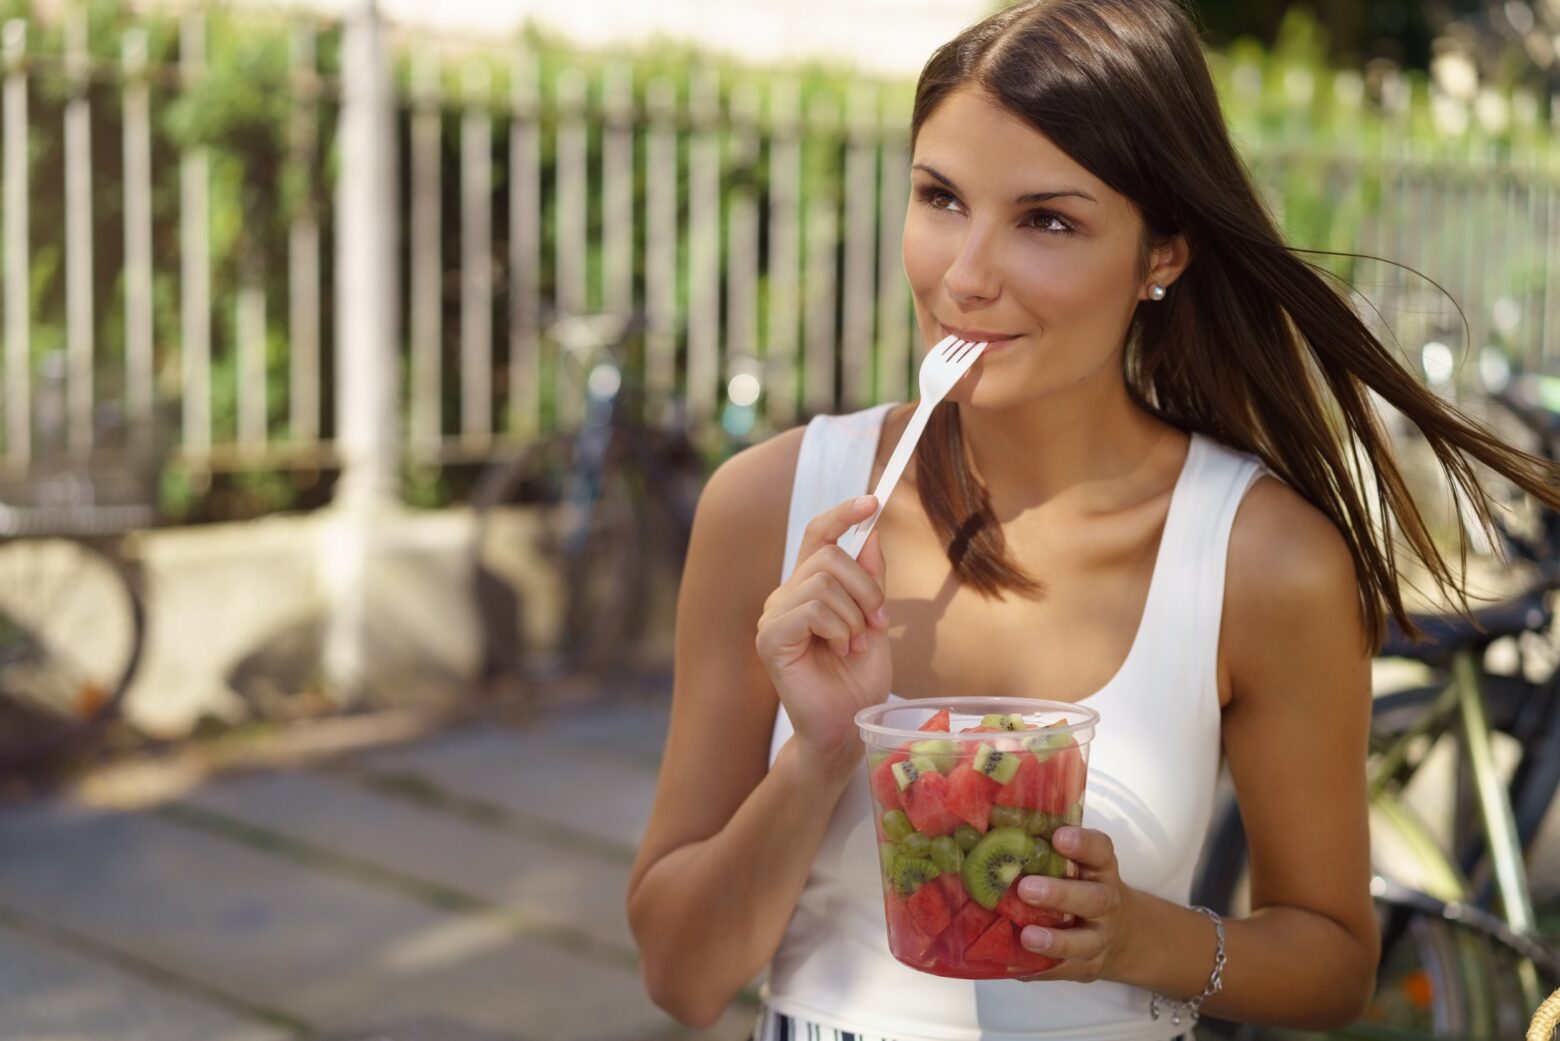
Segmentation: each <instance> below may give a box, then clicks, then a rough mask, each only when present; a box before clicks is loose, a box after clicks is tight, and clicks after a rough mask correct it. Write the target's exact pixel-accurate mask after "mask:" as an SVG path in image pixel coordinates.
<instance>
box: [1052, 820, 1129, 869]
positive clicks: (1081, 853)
mask: <svg viewBox="0 0 1560 1041" xmlns="http://www.w3.org/2000/svg"><path fill="white" fill-rule="evenodd" d="M1051 838H1052V842H1051V845H1052V846H1053V847H1054V848H1055V849H1056V851H1057V852H1058V853H1060V854H1062V856H1064V857H1066V858H1067V859H1068V860H1071V861H1074V862H1075V863H1076V864H1077V865H1078V866H1079V867H1081V868H1083V869H1085V870H1093V871H1104V870H1106V869H1108V868H1113V867H1115V865H1116V846H1115V844H1114V843H1113V842H1111V841H1110V836H1109V835H1107V834H1105V833H1104V832H1103V831H1096V830H1094V829H1093V828H1079V827H1075V826H1071V825H1069V826H1068V827H1064V828H1057V829H1056V834H1055V835H1053V836H1052V837H1051Z"/></svg>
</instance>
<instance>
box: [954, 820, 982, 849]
mask: <svg viewBox="0 0 1560 1041" xmlns="http://www.w3.org/2000/svg"><path fill="white" fill-rule="evenodd" d="M953 841H954V843H955V844H956V845H957V846H958V847H959V849H960V850H962V851H963V852H965V853H968V852H969V851H970V850H972V849H974V848H975V843H977V842H979V841H980V832H978V831H976V830H975V826H974V825H972V824H961V825H959V826H958V827H957V828H954V829H953Z"/></svg>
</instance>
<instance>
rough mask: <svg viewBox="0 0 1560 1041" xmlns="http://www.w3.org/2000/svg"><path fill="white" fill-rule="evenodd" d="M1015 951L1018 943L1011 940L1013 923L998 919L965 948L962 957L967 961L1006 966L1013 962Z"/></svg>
mask: <svg viewBox="0 0 1560 1041" xmlns="http://www.w3.org/2000/svg"><path fill="white" fill-rule="evenodd" d="M1017 950H1018V943H1017V941H1015V940H1014V939H1013V923H1012V922H1010V921H1008V920H1007V919H1006V918H998V919H997V920H996V921H994V922H992V923H991V925H990V926H989V927H988V928H987V929H986V931H985V932H983V933H981V934H980V937H979V938H978V939H977V940H976V941H975V942H974V943H972V944H970V945H969V947H967V948H965V951H964V957H965V959H966V960H967V961H994V962H996V963H997V964H999V965H1006V964H1008V963H1009V962H1010V961H1012V960H1013V954H1014V952H1015V951H1017Z"/></svg>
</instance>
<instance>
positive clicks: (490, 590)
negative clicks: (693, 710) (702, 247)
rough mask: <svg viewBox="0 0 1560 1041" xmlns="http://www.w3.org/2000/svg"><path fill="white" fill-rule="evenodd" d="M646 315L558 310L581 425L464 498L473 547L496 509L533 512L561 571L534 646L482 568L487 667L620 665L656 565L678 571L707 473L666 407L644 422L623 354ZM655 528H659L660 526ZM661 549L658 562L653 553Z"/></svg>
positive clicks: (639, 622) (551, 675)
mask: <svg viewBox="0 0 1560 1041" xmlns="http://www.w3.org/2000/svg"><path fill="white" fill-rule="evenodd" d="M643 329H644V318H643V316H642V315H640V314H637V313H636V314H630V315H616V314H601V315H590V316H583V315H564V316H561V317H559V318H557V319H556V320H555V321H553V322H552V323H551V324H550V325H549V326H548V330H547V335H548V336H549V338H551V339H552V341H553V342H554V343H556V344H557V345H558V346H559V347H560V349H561V350H560V355H561V357H562V358H563V359H564V361H565V364H569V365H572V366H574V367H575V368H576V369H577V372H578V373H579V374H580V375H581V376H582V377H583V381H582V382H583V386H584V388H585V409H584V418H583V421H582V422H581V424H580V426H579V427H578V429H576V430H573V431H565V432H561V433H554V434H551V435H546V436H543V437H541V438H538V439H537V440H535V441H533V442H531V443H530V444H527V445H525V446H523V447H521V448H519V449H517V450H516V451H513V452H511V453H510V454H509V455H508V456H506V457H505V458H502V459H500V460H498V461H497V462H495V463H493V464H491V465H490V466H488V467H487V468H486V469H485V470H484V471H483V472H482V474H481V475H480V476H479V478H478V481H477V484H476V488H475V490H474V492H473V494H472V499H471V501H472V505H473V507H474V508H475V510H476V513H477V518H478V539H477V545H478V547H479V555H480V553H481V548H482V547H485V546H491V545H492V544H494V543H495V542H502V541H503V540H504V538H505V536H504V534H503V532H502V530H501V529H502V527H503V524H504V521H505V519H513V517H512V515H510V516H508V517H507V518H506V515H507V514H508V511H506V510H505V509H504V507H509V506H526V507H530V509H531V512H532V514H533V517H534V520H535V540H534V542H533V547H534V549H535V550H536V552H537V553H538V554H539V555H540V556H541V557H542V558H543V559H546V560H548V561H550V562H551V563H552V564H553V565H554V566H555V569H556V579H557V586H558V591H559V603H560V607H559V611H558V617H557V624H556V626H554V627H553V631H552V632H550V633H546V634H544V635H542V636H540V637H538V636H535V635H534V631H535V627H534V626H532V625H529V624H528V621H529V620H528V619H526V618H525V617H523V610H524V608H525V606H526V604H525V598H524V597H521V596H518V595H516V594H515V593H514V592H513V590H512V589H511V588H510V587H509V586H507V585H506V584H505V583H503V582H502V581H500V580H498V579H497V577H496V576H494V575H493V574H492V573H491V571H489V570H488V569H486V568H485V567H482V566H481V565H480V564H479V567H478V575H477V581H478V590H479V599H480V603H481V605H482V617H483V620H484V630H485V634H484V635H485V644H486V646H487V648H488V654H487V670H486V671H487V672H488V675H489V676H490V677H491V676H497V675H503V674H512V675H515V676H518V677H519V678H520V679H521V680H523V681H526V682H556V681H559V680H563V679H567V678H569V677H571V676H575V675H578V674H582V673H583V674H591V675H597V676H600V675H607V674H610V673H612V672H614V671H615V670H617V669H618V668H620V667H621V666H622V665H623V664H624V662H625V660H626V659H627V656H628V653H629V652H630V650H631V649H632V648H633V647H634V646H635V643H636V641H637V640H638V638H639V637H640V636H641V635H642V634H643V630H644V627H645V623H646V622H647V620H648V618H649V614H650V605H649V603H648V601H647V598H648V595H649V593H650V586H651V581H650V579H651V569H652V567H653V565H654V564H656V563H658V562H659V561H660V560H661V559H670V560H672V561H674V562H675V563H676V565H677V566H678V567H680V565H681V562H682V559H683V557H684V555H686V553H687V549H688V542H689V539H690V537H691V535H692V532H693V511H694V505H695V503H696V501H697V499H698V494H699V491H700V489H701V488H702V487H703V483H704V479H705V477H706V476H707V473H706V466H705V463H704V458H703V454H702V453H701V452H700V450H699V448H698V446H697V445H696V444H695V443H694V440H693V437H692V435H691V434H690V432H689V428H688V424H687V422H686V420H685V419H684V418H682V416H681V413H680V411H679V410H678V409H677V407H676V406H675V405H674V406H673V407H672V408H671V410H670V418H669V419H668V420H666V421H663V422H660V423H652V422H649V421H648V420H647V418H646V415H645V413H646V405H645V402H644V398H643V394H642V392H641V389H640V386H639V383H638V380H637V376H636V373H637V371H638V370H637V369H636V368H635V367H634V366H632V365H631V364H630V362H631V358H630V353H631V351H630V348H631V346H632V345H633V343H634V341H635V339H636V338H637V337H638V334H639V333H641V332H642V331H643ZM657 525H658V527H657ZM657 541H659V542H660V544H661V545H662V547H663V551H664V553H665V554H666V557H665V558H656V557H653V556H652V554H651V552H650V548H651V546H652V544H654V543H655V542H657Z"/></svg>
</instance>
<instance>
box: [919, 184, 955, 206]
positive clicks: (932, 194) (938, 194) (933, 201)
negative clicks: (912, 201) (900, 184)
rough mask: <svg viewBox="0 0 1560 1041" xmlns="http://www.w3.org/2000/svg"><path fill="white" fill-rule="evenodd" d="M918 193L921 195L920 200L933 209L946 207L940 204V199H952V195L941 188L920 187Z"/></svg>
mask: <svg viewBox="0 0 1560 1041" xmlns="http://www.w3.org/2000/svg"><path fill="white" fill-rule="evenodd" d="M919 195H920V197H921V202H923V203H924V204H926V205H927V206H930V207H931V208H932V209H934V210H945V209H947V208H948V207H946V206H944V205H943V204H942V201H941V200H943V199H948V200H950V201H951V200H953V196H952V195H949V194H948V193H947V192H945V191H943V190H942V189H941V188H922V189H921V190H920V192H919Z"/></svg>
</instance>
